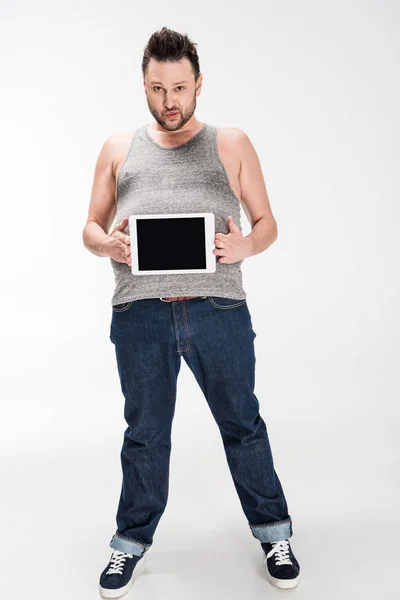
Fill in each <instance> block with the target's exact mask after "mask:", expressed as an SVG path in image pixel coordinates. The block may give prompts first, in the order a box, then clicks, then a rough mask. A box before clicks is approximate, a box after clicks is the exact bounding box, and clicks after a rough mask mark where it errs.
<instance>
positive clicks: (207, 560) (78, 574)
mask: <svg viewBox="0 0 400 600" xmlns="http://www.w3.org/2000/svg"><path fill="white" fill-rule="evenodd" d="M75 450H79V448H75ZM72 451H73V449H71V452H72ZM35 460H36V461H37V457H36V458H35V459H34V458H32V456H29V455H26V456H24V457H20V459H19V460H18V461H14V462H9V463H8V467H7V470H6V473H5V475H6V477H7V478H8V481H9V484H10V485H8V486H7V488H6V489H5V493H4V494H3V496H2V503H5V504H6V509H7V510H6V511H2V514H3V518H2V534H3V544H2V551H1V571H2V584H1V589H2V596H3V597H4V598H18V599H21V600H22V599H23V598H24V599H30V598H34V599H35V600H36V598H41V599H45V598H46V599H47V598H49V599H50V598H51V599H53V598H57V600H66V599H68V600H70V599H71V598H79V599H80V598H82V599H85V600H89V599H91V598H93V599H95V598H98V597H99V595H98V591H97V583H98V577H99V575H100V573H101V571H102V570H103V568H104V567H105V566H106V564H107V562H108V560H109V557H110V554H111V548H109V546H108V542H109V540H110V539H111V535H112V533H113V531H114V512H115V501H116V494H118V493H119V470H118V462H117V461H118V456H113V457H111V458H110V456H108V457H107V455H106V454H105V453H104V450H102V451H98V452H97V453H86V454H84V453H82V455H79V453H77V454H74V455H71V456H65V455H64V456H61V455H60V456H59V457H58V458H57V459H56V457H55V456H53V457H51V456H50V455H49V456H48V457H47V459H44V458H43V459H42V462H41V463H40V464H38V463H37V462H36V463H35V464H34V461H35ZM200 463H201V464H202V465H203V466H204V464H205V463H206V464H208V465H209V466H211V465H213V470H212V472H211V471H209V472H208V474H207V472H206V473H204V471H203V472H201V473H200V472H199V473H200V474H199V476H198V477H197V478H195V471H196V469H197V468H198V467H199V464H200ZM112 465H113V466H114V469H113V468H112ZM4 468H5V467H4ZM4 468H3V473H4ZM173 469H174V472H173V473H171V484H170V488H171V489H170V496H169V502H168V505H167V509H166V511H165V513H164V515H163V517H162V519H161V521H160V523H159V526H158V529H157V531H156V535H155V538H154V542H153V546H152V548H151V549H150V550H149V552H148V553H147V561H146V565H145V567H144V569H143V570H142V572H141V573H138V577H137V579H136V581H135V582H134V584H133V587H132V589H131V590H130V591H129V592H128V594H127V595H126V598H135V597H140V599H141V600H147V599H149V600H150V599H151V600H169V599H171V600H177V599H179V598H182V599H185V600H187V599H188V598H190V600H197V599H198V600H204V598H207V600H211V599H215V600H222V599H225V598H226V599H227V600H228V599H229V600H232V599H236V598H237V599H240V600H243V598H246V599H247V598H249V599H250V598H251V599H254V600H256V599H258V598H259V599H260V600H261V599H264V598H266V597H269V598H273V597H278V595H279V594H296V597H297V598H302V599H303V598H304V599H307V600H312V599H314V598H315V599H318V600H321V599H322V600H331V599H332V600H347V599H350V598H358V599H373V598H376V597H377V596H378V595H379V597H381V598H385V600H395V599H398V598H399V592H398V589H397V577H398V572H399V550H398V545H397V544H398V542H397V535H396V533H398V532H399V523H398V522H394V521H393V520H391V519H389V518H387V516H385V514H384V513H381V514H379V513H377V514H375V515H372V514H371V515H368V514H366V513H365V511H360V512H359V513H358V514H357V512H355V511H354V507H352V505H351V502H349V507H350V509H349V511H348V512H347V514H344V511H343V505H338V507H337V517H336V518H335V517H334V516H333V515H332V514H325V515H324V514H323V512H324V511H323V510H321V508H322V505H323V501H324V488H323V487H321V486H319V485H318V484H316V485H314V488H313V489H311V488H309V491H307V488H306V487H305V486H303V487H302V486H301V484H300V482H299V481H297V480H295V479H292V480H291V482H290V485H289V481H288V482H287V486H286V488H287V490H288V491H289V490H290V494H291V497H292V505H293V511H292V518H293V519H294V515H295V516H296V518H295V519H294V535H293V536H292V538H291V543H292V548H293V550H294V552H295V555H296V556H297V558H298V560H299V562H300V566H301V581H300V583H299V585H298V587H297V588H295V589H293V590H278V589H275V588H274V587H273V586H272V585H271V584H270V583H269V582H268V581H267V577H266V571H265V565H264V564H263V557H262V553H261V551H260V546H259V543H258V541H257V540H256V539H255V538H253V537H252V535H251V533H250V531H249V530H248V529H247V522H246V519H245V518H244V517H243V513H242V512H241V508H240V505H239V503H238V500H237V499H236V497H235V491H234V488H233V484H232V483H231V482H230V479H229V475H227V473H226V472H225V465H224V460H223V459H222V460H221V457H220V458H219V459H214V461H212V460H211V455H208V454H207V453H206V454H205V455H204V456H203V457H202V458H201V459H199V458H197V459H196V460H195V459H193V460H192V463H191V462H190V461H189V460H188V461H185V460H183V459H182V461H181V460H179V459H178V458H177V460H175V461H174V462H173ZM186 469H187V471H186ZM219 469H221V470H220V471H219ZM281 470H283V469H281ZM218 471H219V472H218ZM183 481H185V485H182V483H183ZM205 481H208V488H207V485H206V483H205ZM107 482H108V483H107ZM296 487H297V489H298V492H299V497H300V498H302V499H303V500H304V498H306V497H307V498H309V500H310V507H313V509H314V513H315V516H314V518H312V515H311V510H309V512H308V513H306V512H304V509H303V508H302V507H301V501H300V500H299V501H298V500H296V496H295V494H294V491H295V489H296ZM202 490H203V495H202V496H201V494H202ZM287 493H288V492H287ZM325 499H326V498H325ZM296 504H297V505H298V507H299V508H298V509H296V510H295V508H294V507H295V506H296ZM211 507H214V508H213V509H212V510H211ZM326 507H328V505H327V504H326Z"/></svg>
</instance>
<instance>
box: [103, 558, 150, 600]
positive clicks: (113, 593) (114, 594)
mask: <svg viewBox="0 0 400 600" xmlns="http://www.w3.org/2000/svg"><path fill="white" fill-rule="evenodd" d="M145 562H146V556H142V558H141V559H140V560H139V562H138V563H137V565H136V567H135V568H134V569H133V572H132V577H131V578H130V580H129V581H128V583H127V584H126V585H124V586H123V587H120V588H117V589H115V590H109V589H107V588H103V587H101V585H100V584H99V592H100V595H101V596H103V598H119V597H120V596H123V595H124V594H126V592H128V591H129V590H130V589H131V587H132V585H133V582H134V580H135V579H136V575H137V574H138V573H139V572H140V571H141V570H142V569H143V567H144V565H145Z"/></svg>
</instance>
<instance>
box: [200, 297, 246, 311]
mask: <svg viewBox="0 0 400 600" xmlns="http://www.w3.org/2000/svg"><path fill="white" fill-rule="evenodd" d="M207 298H208V300H209V301H210V302H211V304H212V305H213V306H214V307H215V308H219V309H223V310H224V309H230V308H237V307H239V306H243V305H244V304H246V298H243V299H239V300H238V299H236V298H223V297H222V296H207Z"/></svg>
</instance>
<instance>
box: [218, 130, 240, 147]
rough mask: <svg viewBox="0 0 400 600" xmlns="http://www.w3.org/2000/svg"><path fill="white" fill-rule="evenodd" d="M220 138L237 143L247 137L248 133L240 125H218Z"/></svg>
mask: <svg viewBox="0 0 400 600" xmlns="http://www.w3.org/2000/svg"><path fill="white" fill-rule="evenodd" d="M216 129H217V134H218V138H219V139H221V140H222V141H226V142H228V143H229V142H230V143H233V144H237V143H238V142H241V141H244V140H245V139H246V138H247V134H246V133H245V132H244V131H243V130H242V129H239V128H238V127H217V128H216Z"/></svg>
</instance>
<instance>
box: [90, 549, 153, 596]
mask: <svg viewBox="0 0 400 600" xmlns="http://www.w3.org/2000/svg"><path fill="white" fill-rule="evenodd" d="M145 560H146V558H145V556H144V555H143V554H142V555H141V556H136V555H135V554H128V553H126V552H120V551H119V550H114V551H113V553H112V554H111V558H110V562H109V563H108V565H107V566H106V568H105V569H104V571H103V572H102V574H101V575H100V581H99V591H100V594H101V596H103V598H119V597H120V596H123V595H124V594H126V592H127V591H128V590H129V589H130V588H131V587H132V584H133V574H134V573H135V578H136V573H137V572H138V571H139V570H140V569H141V568H142V567H143V565H144V563H145Z"/></svg>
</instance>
